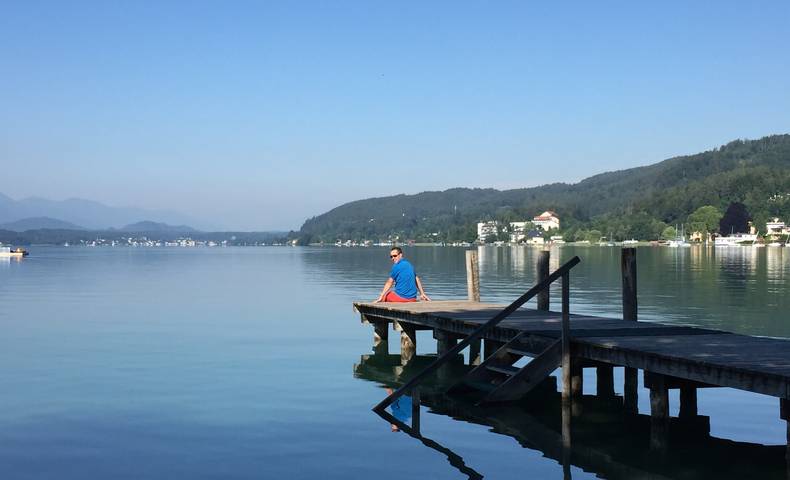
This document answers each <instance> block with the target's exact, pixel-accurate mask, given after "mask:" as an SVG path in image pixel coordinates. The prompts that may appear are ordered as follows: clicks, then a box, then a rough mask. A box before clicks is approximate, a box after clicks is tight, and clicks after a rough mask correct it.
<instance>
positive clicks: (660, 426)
mask: <svg viewBox="0 0 790 480" xmlns="http://www.w3.org/2000/svg"><path fill="white" fill-rule="evenodd" d="M668 434H669V389H668V388H667V386H666V382H665V381H664V376H663V375H658V374H654V375H651V382H650V447H651V448H654V449H656V450H665V449H666V447H667V436H668Z"/></svg>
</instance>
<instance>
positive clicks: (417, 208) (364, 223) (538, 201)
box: [299, 135, 790, 243]
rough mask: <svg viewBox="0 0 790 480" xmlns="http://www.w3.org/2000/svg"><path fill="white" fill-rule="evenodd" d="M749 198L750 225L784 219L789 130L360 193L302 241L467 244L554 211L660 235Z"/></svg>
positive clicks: (613, 230) (575, 226)
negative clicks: (654, 159)
mask: <svg viewBox="0 0 790 480" xmlns="http://www.w3.org/2000/svg"><path fill="white" fill-rule="evenodd" d="M732 202H741V203H743V204H745V205H746V207H747V209H748V211H749V213H750V214H751V216H752V217H753V219H754V221H755V224H756V225H762V224H764V222H765V220H766V219H768V217H770V216H778V217H782V218H784V219H785V220H790V135H774V136H770V137H765V138H762V139H760V140H736V141H733V142H730V143H728V144H727V145H724V146H722V147H720V148H717V149H714V150H711V151H707V152H703V153H699V154H696V155H689V156H682V157H675V158H671V159H668V160H665V161H663V162H660V163H657V164H654V165H649V166H645V167H637V168H631V169H627V170H621V171H616V172H607V173H602V174H599V175H595V176H593V177H590V178H587V179H585V180H583V181H581V182H579V183H576V184H565V183H555V184H550V185H543V186H540V187H533V188H523V189H514V190H504V191H499V190H495V189H469V188H454V189H450V190H446V191H443V192H423V193H419V194H416V195H396V196H391V197H382V198H372V199H366V200H358V201H355V202H351V203H347V204H345V205H341V206H339V207H337V208H335V209H333V210H331V211H329V212H327V213H324V214H322V215H319V216H317V217H314V218H311V219H309V220H307V221H306V222H305V223H304V225H303V226H302V228H301V230H300V232H299V236H300V240H301V242H303V243H304V242H317V241H326V242H334V241H335V240H337V239H352V240H363V239H369V240H379V239H387V238H390V237H392V236H398V237H399V238H400V239H415V240H432V241H458V240H461V241H463V240H465V241H471V240H473V239H474V238H475V236H476V224H477V222H479V221H484V220H500V221H503V222H508V221H523V220H529V219H531V218H532V217H533V216H534V215H537V214H539V213H540V212H542V211H543V210H553V211H554V212H556V213H557V215H558V216H559V217H560V218H561V220H562V232H563V233H564V234H565V235H566V237H570V238H568V239H570V240H573V239H574V238H573V237H575V236H577V235H578V234H579V232H586V231H589V230H598V231H600V232H603V233H604V234H607V235H611V236H614V237H615V238H617V239H625V238H638V239H652V238H658V237H659V236H660V235H661V232H662V231H663V230H664V229H665V228H666V227H667V226H668V225H674V224H676V223H683V222H686V221H687V220H688V217H689V215H690V214H692V213H693V212H694V211H695V210H696V209H698V208H699V207H702V206H705V205H711V206H714V207H716V208H717V209H719V210H720V211H722V212H723V211H725V210H726V209H727V206H728V205H729V204H730V203H732Z"/></svg>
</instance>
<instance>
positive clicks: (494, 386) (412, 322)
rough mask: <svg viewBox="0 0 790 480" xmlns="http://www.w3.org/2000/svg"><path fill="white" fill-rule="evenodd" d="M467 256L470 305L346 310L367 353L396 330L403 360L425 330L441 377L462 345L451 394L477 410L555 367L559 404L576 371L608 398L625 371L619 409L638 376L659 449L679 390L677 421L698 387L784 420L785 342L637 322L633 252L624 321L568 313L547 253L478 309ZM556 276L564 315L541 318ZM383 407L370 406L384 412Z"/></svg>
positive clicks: (631, 404)
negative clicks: (462, 367)
mask: <svg viewBox="0 0 790 480" xmlns="http://www.w3.org/2000/svg"><path fill="white" fill-rule="evenodd" d="M468 253H469V255H467V269H468V273H469V275H468V278H469V282H468V283H469V299H466V300H457V301H433V302H417V303H400V304H398V303H365V302H358V303H354V308H355V309H356V310H357V311H358V312H359V313H360V314H361V316H362V322H363V323H366V324H370V325H373V327H374V344H375V345H374V350H375V349H376V348H377V349H378V351H380V352H383V353H386V352H385V350H386V345H387V337H388V332H389V331H390V328H392V329H394V330H395V331H398V332H400V336H401V358H402V359H403V361H404V362H407V361H408V360H409V358H411V357H412V356H413V355H414V353H415V347H416V342H417V336H416V332H417V331H419V330H431V331H432V332H433V337H434V338H435V339H436V340H437V353H438V355H439V359H438V360H437V361H436V362H435V364H432V365H431V366H430V367H429V368H428V369H427V370H436V371H441V366H442V364H444V363H446V362H447V361H448V360H449V359H450V357H455V358H457V356H458V353H459V352H460V351H461V350H463V349H465V348H467V347H468V348H469V355H468V358H469V363H470V364H471V365H473V366H474V368H471V369H470V370H469V372H468V373H467V374H466V375H465V376H464V377H463V378H462V379H459V381H458V382H457V383H456V384H455V386H454V387H452V388H451V389H450V390H449V391H450V393H452V392H453V391H461V390H470V389H471V390H479V391H481V392H482V395H483V396H482V398H481V400H480V402H479V405H484V404H491V403H501V402H515V401H519V400H521V399H523V398H524V397H525V396H526V395H527V394H528V393H529V392H530V390H532V389H533V388H534V387H535V386H537V385H538V384H540V383H541V382H543V381H544V380H545V379H546V377H547V376H548V375H549V374H551V373H552V372H553V371H555V370H556V369H557V368H558V367H562V381H561V384H562V397H563V400H564V401H567V402H569V403H571V404H572V402H573V401H574V399H575V398H578V397H579V396H580V395H581V392H582V382H583V375H582V371H583V369H584V368H595V369H596V380H597V381H596V383H597V394H598V395H599V396H614V383H613V375H612V368H613V367H625V375H624V388H623V391H624V395H623V399H622V402H623V405H624V408H625V409H626V410H630V411H633V412H635V411H636V405H637V378H636V375H637V371H638V370H642V371H643V372H644V380H645V381H644V384H645V387H647V388H648V389H649V390H650V407H651V411H650V416H651V422H652V427H653V432H652V442H653V443H654V446H655V447H656V448H665V447H666V441H667V440H666V430H667V428H668V424H669V395H668V392H669V390H670V389H679V390H680V396H679V398H680V417H686V418H688V417H694V416H696V415H697V389H698V388H713V387H731V388H737V389H740V390H745V391H749V392H755V393H761V394H765V395H770V396H773V397H776V398H778V399H779V402H778V403H779V407H780V408H779V411H780V416H781V418H782V419H784V420H785V421H788V420H790V402H788V399H790V341H788V340H781V339H771V338H762V337H753V336H747V335H738V334H733V333H729V332H724V331H719V330H711V329H704V328H696V327H685V326H676V325H665V324H661V323H652V322H649V323H648V322H638V321H636V319H637V301H636V249H623V255H622V272H623V318H607V317H596V316H587V315H574V314H571V313H570V311H569V298H568V297H569V281H568V280H569V278H570V276H569V271H570V269H571V268H572V267H573V265H569V264H571V263H572V262H568V264H566V266H565V267H561V268H560V269H559V270H558V271H557V272H554V274H551V275H549V273H548V255H549V253H548V252H541V258H539V261H538V272H537V276H538V280H539V284H538V285H537V286H536V287H533V289H531V290H530V291H529V292H527V294H525V295H524V296H522V297H521V298H520V299H519V300H518V301H516V302H514V304H511V305H510V306H507V305H499V304H491V303H484V302H480V301H479V287H478V280H477V278H478V275H477V273H476V268H477V267H476V259H475V257H476V253H477V252H476V251H474V252H468ZM574 260H575V261H576V262H577V263H578V260H576V259H574ZM574 264H575V263H574ZM560 270H562V271H560ZM555 274H556V275H555ZM559 277H561V278H562V279H563V289H562V290H563V299H562V305H563V311H561V312H555V311H550V310H549V301H548V300H549V299H548V292H549V289H548V286H549V284H550V283H551V282H552V281H554V280H556V279H557V278H559ZM532 297H537V300H538V308H537V309H529V308H518V307H521V305H522V304H523V302H524V301H526V300H525V299H527V300H528V299H529V298H532ZM519 302H521V303H520V304H519ZM514 305H515V307H514ZM445 357H446V358H445ZM524 357H527V358H529V359H530V361H529V362H528V363H527V364H526V365H524V366H521V367H516V366H514V364H515V363H516V362H518V361H519V360H520V359H522V358H524ZM522 363H523V362H522ZM423 373H424V374H427V373H428V372H427V371H426V372H421V373H420V374H417V375H415V377H414V378H412V379H411V381H410V382H408V383H407V384H406V385H404V386H403V387H402V389H401V390H399V391H398V392H396V394H393V395H394V396H397V395H402V394H404V393H406V392H407V391H412V390H414V389H416V387H417V385H418V384H419V382H420V381H421V379H422V378H421V376H422V375H423ZM389 401H390V399H388V400H387V401H385V402H382V403H381V404H379V405H378V406H377V407H376V408H378V409H382V408H386V406H387V405H388V404H389V403H387V402H389ZM569 408H570V407H569ZM568 422H570V416H569V417H568ZM568 428H570V427H569V426H568ZM568 441H570V439H569V440H568ZM788 441H790V423H788ZM788 448H790V447H788ZM788 459H790V450H788Z"/></svg>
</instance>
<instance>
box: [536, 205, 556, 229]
mask: <svg viewBox="0 0 790 480" xmlns="http://www.w3.org/2000/svg"><path fill="white" fill-rule="evenodd" d="M532 223H533V224H534V225H535V226H536V227H540V228H542V229H543V230H545V231H547V232H548V231H549V230H552V229H555V230H559V228H560V218H559V217H558V216H557V214H556V213H554V212H552V211H551V210H546V211H545V212H543V213H541V214H540V215H538V216H537V217H534V218H533V219H532Z"/></svg>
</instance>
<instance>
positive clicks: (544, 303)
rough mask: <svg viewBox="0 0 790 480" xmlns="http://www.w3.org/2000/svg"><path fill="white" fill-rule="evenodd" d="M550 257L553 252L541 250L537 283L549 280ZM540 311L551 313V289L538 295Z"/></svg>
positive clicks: (546, 289)
mask: <svg viewBox="0 0 790 480" xmlns="http://www.w3.org/2000/svg"><path fill="white" fill-rule="evenodd" d="M550 257H551V252H549V251H548V250H541V252H540V253H539V254H538V265H537V272H536V275H535V276H536V277H537V279H538V281H537V283H540V282H542V281H543V280H545V279H546V278H548V276H549V258H550ZM538 310H542V311H544V312H548V311H549V287H546V288H545V289H544V290H542V291H541V292H540V293H538Z"/></svg>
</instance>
